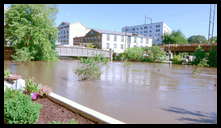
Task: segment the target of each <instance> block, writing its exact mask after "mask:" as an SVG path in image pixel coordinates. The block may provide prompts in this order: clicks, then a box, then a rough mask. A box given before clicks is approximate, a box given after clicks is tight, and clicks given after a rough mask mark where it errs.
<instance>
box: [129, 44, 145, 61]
mask: <svg viewBox="0 0 221 128" xmlns="http://www.w3.org/2000/svg"><path fill="white" fill-rule="evenodd" d="M143 53H144V49H143V48H139V47H134V48H128V49H127V50H126V51H125V54H126V55H127V59H128V60H131V61H140V60H142V59H143Z"/></svg>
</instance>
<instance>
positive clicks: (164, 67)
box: [4, 60, 217, 123]
mask: <svg viewBox="0 0 221 128" xmlns="http://www.w3.org/2000/svg"><path fill="white" fill-rule="evenodd" d="M79 66H80V64H79V61H78V60H60V61H58V62H30V63H26V64H25V63H22V64H16V63H12V62H9V61H5V62H4V68H5V69H6V68H8V69H9V70H10V71H11V72H14V73H18V74H21V75H22V76H23V78H30V77H31V76H32V77H33V79H34V80H35V81H36V82H39V83H42V84H44V85H47V86H50V87H51V88H52V90H53V91H54V92H55V93H57V94H59V95H62V96H64V97H66V98H69V99H71V100H73V101H75V102H77V103H80V104H82V105H85V106H87V107H89V108H92V109H94V110H96V111H99V112H101V113H104V114H107V115H109V116H111V117H113V118H116V119H118V120H120V121H123V122H125V123H217V88H216V87H215V86H214V85H215V84H217V69H216V68H196V67H194V66H189V65H169V64H159V63H138V62H133V63H123V62H110V63H109V64H107V65H106V66H101V70H102V75H101V78H100V80H90V81H78V79H77V76H76V75H75V74H74V70H75V69H76V68H77V67H79Z"/></svg>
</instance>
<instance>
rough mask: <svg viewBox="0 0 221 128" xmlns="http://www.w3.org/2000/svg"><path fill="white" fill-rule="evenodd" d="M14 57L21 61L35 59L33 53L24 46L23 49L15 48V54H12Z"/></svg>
mask: <svg viewBox="0 0 221 128" xmlns="http://www.w3.org/2000/svg"><path fill="white" fill-rule="evenodd" d="M12 58H13V59H14V60H15V61H20V62H25V61H31V60H32V59H33V57H32V55H31V53H30V52H29V50H28V48H26V47H23V48H21V49H15V54H14V55H12Z"/></svg>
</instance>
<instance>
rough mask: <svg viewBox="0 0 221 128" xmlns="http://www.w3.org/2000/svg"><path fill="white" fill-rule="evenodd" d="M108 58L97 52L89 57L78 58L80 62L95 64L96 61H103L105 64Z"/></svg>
mask: <svg viewBox="0 0 221 128" xmlns="http://www.w3.org/2000/svg"><path fill="white" fill-rule="evenodd" d="M108 61H109V60H108V58H105V57H103V55H101V54H98V55H96V56H94V57H89V58H80V62H81V63H82V64H89V65H90V64H97V63H103V64H106V63H107V62H108Z"/></svg>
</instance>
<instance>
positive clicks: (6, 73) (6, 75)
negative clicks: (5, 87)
mask: <svg viewBox="0 0 221 128" xmlns="http://www.w3.org/2000/svg"><path fill="white" fill-rule="evenodd" d="M10 74H11V72H10V71H9V70H8V69H6V70H4V78H7V77H8V76H9V75H10Z"/></svg>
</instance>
